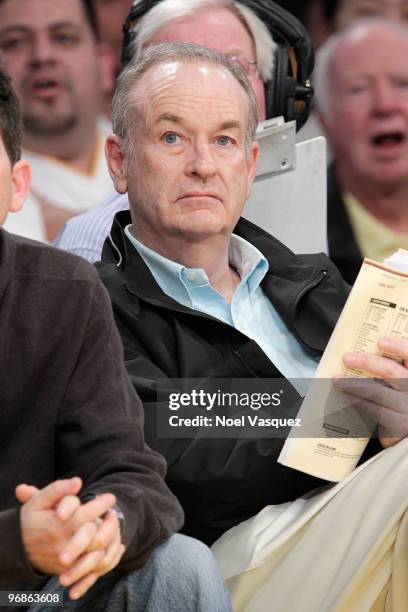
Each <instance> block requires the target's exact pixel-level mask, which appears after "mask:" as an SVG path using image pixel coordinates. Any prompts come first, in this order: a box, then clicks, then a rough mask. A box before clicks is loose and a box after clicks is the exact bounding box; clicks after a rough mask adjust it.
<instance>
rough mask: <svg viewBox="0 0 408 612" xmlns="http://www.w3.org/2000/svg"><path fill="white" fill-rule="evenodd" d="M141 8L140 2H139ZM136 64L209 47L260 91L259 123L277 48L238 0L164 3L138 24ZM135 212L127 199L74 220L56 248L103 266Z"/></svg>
mask: <svg viewBox="0 0 408 612" xmlns="http://www.w3.org/2000/svg"><path fill="white" fill-rule="evenodd" d="M135 4H136V0H135ZM135 33H136V37H135V39H134V49H133V56H132V60H131V61H132V62H133V61H135V59H137V58H139V57H140V54H141V52H142V51H143V49H144V48H146V47H147V46H148V45H151V44H154V43H159V42H163V41H182V42H191V43H197V44H201V45H204V46H206V47H209V48H210V49H216V50H217V51H221V52H222V53H225V54H226V55H228V56H229V57H231V58H232V59H233V60H234V61H235V62H236V63H238V64H239V65H240V66H241V67H242V68H243V69H244V71H245V73H246V74H247V76H248V78H249V81H250V83H251V85H252V87H253V89H254V91H255V95H256V98H257V103H258V110H259V120H261V121H262V120H264V119H265V91H264V83H265V82H266V81H268V80H269V79H270V78H271V76H272V73H273V63H274V53H275V49H276V44H275V43H274V41H273V40H272V37H271V34H270V32H269V30H268V28H267V27H266V25H265V24H264V23H263V22H262V21H261V20H260V19H259V17H258V16H257V15H256V14H255V13H254V12H253V11H252V10H251V9H250V8H248V7H246V6H245V5H244V4H242V3H240V2H236V1H235V0H189V2H185V0H162V1H161V2H158V3H156V4H155V5H154V3H152V8H151V9H150V10H148V11H147V12H146V14H145V15H143V17H141V18H140V21H138V22H137V23H136V25H135ZM128 207H129V203H128V198H127V196H126V195H124V196H121V197H118V196H113V197H112V198H111V199H109V200H108V201H106V202H104V203H103V204H102V205H101V206H99V207H97V208H96V209H94V210H92V211H90V212H89V213H85V214H83V215H79V216H78V217H77V218H76V219H72V220H70V221H69V222H68V223H67V224H66V226H65V228H64V230H63V232H62V234H61V235H60V236H59V238H58V240H57V242H56V246H58V247H59V248H62V249H65V250H67V251H70V252H72V253H75V254H76V255H80V256H81V257H84V258H85V259H88V260H89V261H98V260H99V259H100V256H101V251H102V245H103V243H104V241H105V239H106V237H107V235H108V234H109V231H110V228H111V225H112V221H113V217H114V215H115V213H116V212H119V211H120V210H127V209H128Z"/></svg>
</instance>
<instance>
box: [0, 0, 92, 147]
mask: <svg viewBox="0 0 408 612" xmlns="http://www.w3.org/2000/svg"><path fill="white" fill-rule="evenodd" d="M0 55H1V57H2V58H3V59H4V60H5V62H6V67H7V70H8V72H9V74H10V76H11V78H12V81H13V87H14V89H15V91H16V93H17V95H18V97H19V99H20V102H21V110H22V116H23V121H24V125H25V129H26V130H27V131H29V132H32V133H34V134H39V135H43V134H58V133H64V132H65V131H66V130H68V129H70V128H71V127H72V126H74V125H76V124H77V123H78V120H79V119H80V118H83V117H86V118H88V117H89V118H91V117H92V116H94V115H95V113H97V112H98V109H99V100H100V72H99V58H98V51H97V45H96V42H95V39H94V36H93V33H92V30H91V27H90V24H89V22H88V21H87V19H86V16H85V13H84V9H83V7H82V3H81V1H80V0H58V1H56V0H4V1H3V2H0Z"/></svg>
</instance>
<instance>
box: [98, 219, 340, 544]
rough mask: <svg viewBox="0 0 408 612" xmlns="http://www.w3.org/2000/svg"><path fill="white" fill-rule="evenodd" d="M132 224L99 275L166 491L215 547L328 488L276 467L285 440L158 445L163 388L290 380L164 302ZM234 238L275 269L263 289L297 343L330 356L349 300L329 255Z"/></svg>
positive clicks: (225, 331)
mask: <svg viewBox="0 0 408 612" xmlns="http://www.w3.org/2000/svg"><path fill="white" fill-rule="evenodd" d="M129 223H131V219H130V213H129V212H128V211H123V212H120V213H118V214H117V215H116V217H115V220H114V224H113V227H112V232H111V241H110V240H109V239H108V240H107V241H106V243H105V247H104V251H103V254H102V262H101V263H100V264H97V267H98V271H99V274H100V277H101V279H102V281H103V282H104V284H105V285H106V287H107V289H108V291H109V293H110V295H111V299H112V302H113V310H114V316H115V319H116V322H117V325H118V328H119V332H120V334H121V336H122V340H123V343H124V349H125V361H126V367H127V370H128V373H129V375H130V377H131V380H132V382H133V385H134V386H135V388H136V389H137V391H138V392H139V394H140V396H141V398H142V400H143V402H144V409H145V435H146V439H147V441H148V443H149V444H150V445H152V446H153V447H154V448H156V449H159V450H160V451H161V452H162V453H163V454H164V455H165V457H166V459H167V461H168V474H167V482H168V484H169V486H170V488H171V489H172V490H173V492H174V493H175V494H176V495H177V496H178V497H179V499H180V501H181V503H182V506H183V508H184V511H185V514H186V524H185V527H184V530H185V532H186V533H188V534H190V535H194V536H195V537H198V538H200V539H202V540H204V541H205V542H207V543H211V542H213V541H214V540H215V539H216V538H217V537H218V536H219V535H221V533H223V532H224V531H225V530H226V529H229V528H230V527H232V526H234V525H236V524H237V523H239V522H241V521H243V520H246V519H247V518H249V517H250V516H252V515H254V514H255V513H257V512H259V511H260V510H261V509H262V508H263V507H264V506H265V505H267V504H278V503H283V502H286V501H289V500H293V499H295V498H297V497H299V496H300V495H301V494H303V493H305V492H306V491H310V490H311V489H313V488H315V487H316V486H318V485H319V484H322V482H321V481H319V480H318V479H316V478H313V477H311V476H307V475H305V474H302V473H300V472H298V471H295V470H292V469H289V468H286V467H283V466H282V465H280V464H278V463H277V457H278V454H279V452H280V450H281V447H282V444H283V440H280V439H266V438H262V439H217V440H215V439H205V438H204V439H203V438H201V439H199V438H195V439H174V438H173V439H162V438H158V436H157V431H156V421H155V402H156V392H155V391H156V387H157V381H161V382H163V381H165V380H166V379H167V380H168V379H170V378H203V377H208V378H254V377H255V378H273V377H277V376H282V375H281V374H280V372H278V370H277V369H276V368H275V366H274V365H273V364H272V363H271V361H270V360H269V359H268V357H267V356H266V355H265V353H264V352H263V351H262V350H261V349H260V347H259V346H258V345H257V344H256V342H254V341H252V340H250V339H249V338H248V337H247V336H245V335H244V334H242V333H241V332H239V331H238V330H236V329H234V328H233V327H231V326H229V325H227V324H225V323H223V322H221V321H219V320H217V319H215V318H212V317H211V316H209V315H206V314H203V313H201V312H197V311H193V310H191V309H189V308H187V307H184V306H182V305H181V304H179V303H178V302H176V301H174V300H173V299H172V298H170V297H168V296H167V295H165V294H164V293H163V292H162V291H161V289H160V288H159V286H158V285H157V283H156V281H155V280H154V278H153V276H152V275H151V273H150V271H149V269H148V268H147V266H146V265H145V264H144V262H143V260H142V259H141V258H140V256H139V255H138V253H137V251H136V249H135V248H134V247H133V246H132V245H131V244H130V242H129V241H128V239H127V238H126V237H125V235H124V232H123V229H124V227H125V226H126V225H127V224H129ZM235 233H237V234H238V235H240V236H242V237H243V238H245V239H246V240H248V241H249V242H251V243H252V244H254V245H255V246H256V247H257V248H258V249H259V250H260V251H261V252H262V253H263V254H264V255H265V257H266V258H267V259H268V261H269V266H270V267H269V271H268V273H267V274H266V276H265V278H264V280H263V282H262V287H263V289H264V291H265V293H266V294H267V296H268V297H269V298H270V299H271V301H272V303H273V304H274V306H275V307H276V308H277V309H278V311H279V313H280V314H281V316H282V317H283V319H284V321H285V322H286V325H287V327H288V333H294V334H296V336H297V337H298V338H299V339H300V340H301V341H302V342H303V343H304V344H305V345H306V346H307V347H309V348H310V349H311V350H312V351H316V353H321V352H322V351H323V349H324V347H325V345H326V343H327V341H328V339H329V337H330V334H331V332H332V330H333V326H334V324H335V323H336V321H337V318H338V315H339V313H340V311H341V308H342V306H343V304H344V301H345V299H346V297H347V294H348V287H347V285H346V284H345V283H344V282H343V281H342V279H341V277H340V275H339V273H338V271H337V270H336V268H335V267H334V266H333V264H332V263H331V261H330V260H329V259H328V258H327V257H326V256H325V255H323V254H319V255H303V256H296V255H294V254H293V253H292V252H291V251H289V250H288V249H287V248H286V247H285V246H283V245H282V244H281V243H279V242H278V241H277V240H275V239H274V238H272V237H271V236H270V235H269V234H267V233H266V232H264V231H262V230H261V229H259V228H258V227H256V226H255V225H253V224H251V223H249V222H248V221H244V220H241V221H240V222H239V224H238V226H237V227H236V228H235ZM112 242H113V243H114V245H115V247H113V246H112ZM169 384H170V383H169ZM170 386H171V385H170ZM280 416H285V415H284V414H283V413H282V414H281V415H280Z"/></svg>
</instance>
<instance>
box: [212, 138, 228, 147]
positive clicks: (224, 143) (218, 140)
mask: <svg viewBox="0 0 408 612" xmlns="http://www.w3.org/2000/svg"><path fill="white" fill-rule="evenodd" d="M215 142H216V143H217V144H218V145H220V147H227V146H228V145H230V144H232V138H230V137H229V136H217V138H216V139H215Z"/></svg>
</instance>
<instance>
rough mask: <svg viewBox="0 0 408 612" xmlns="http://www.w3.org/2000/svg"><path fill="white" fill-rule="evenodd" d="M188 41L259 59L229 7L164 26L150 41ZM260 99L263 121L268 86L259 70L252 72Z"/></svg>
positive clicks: (202, 12) (252, 80) (248, 37)
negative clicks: (265, 84)
mask: <svg viewBox="0 0 408 612" xmlns="http://www.w3.org/2000/svg"><path fill="white" fill-rule="evenodd" d="M166 41H169V42H175V41H178V42H186V43H195V44H197V45H203V46H204V47H208V48H209V49H214V50H215V51H220V52H221V53H225V55H231V56H235V57H244V58H245V59H247V60H256V51H255V45H254V41H253V40H252V37H251V35H250V34H249V33H248V31H247V29H246V28H245V26H244V25H243V23H242V22H241V21H240V20H239V19H238V17H237V16H236V15H234V13H232V12H231V11H230V10H229V9H227V8H223V7H212V8H206V9H203V10H201V11H199V12H197V13H195V14H194V15H191V16H190V17H185V18H184V19H182V20H181V21H177V22H174V23H169V24H168V25H165V26H163V27H162V28H160V29H159V30H158V31H157V32H156V33H155V34H154V35H153V37H152V38H151V39H150V40H149V44H154V43H160V42H166ZM248 78H249V81H250V83H251V85H252V87H253V89H254V92H255V95H256V99H257V102H258V112H259V118H260V120H261V121H263V120H264V119H265V114H266V113H265V89H264V84H263V81H262V79H261V78H260V76H259V74H258V72H257V71H254V72H253V73H251V74H249V75H248Z"/></svg>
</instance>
